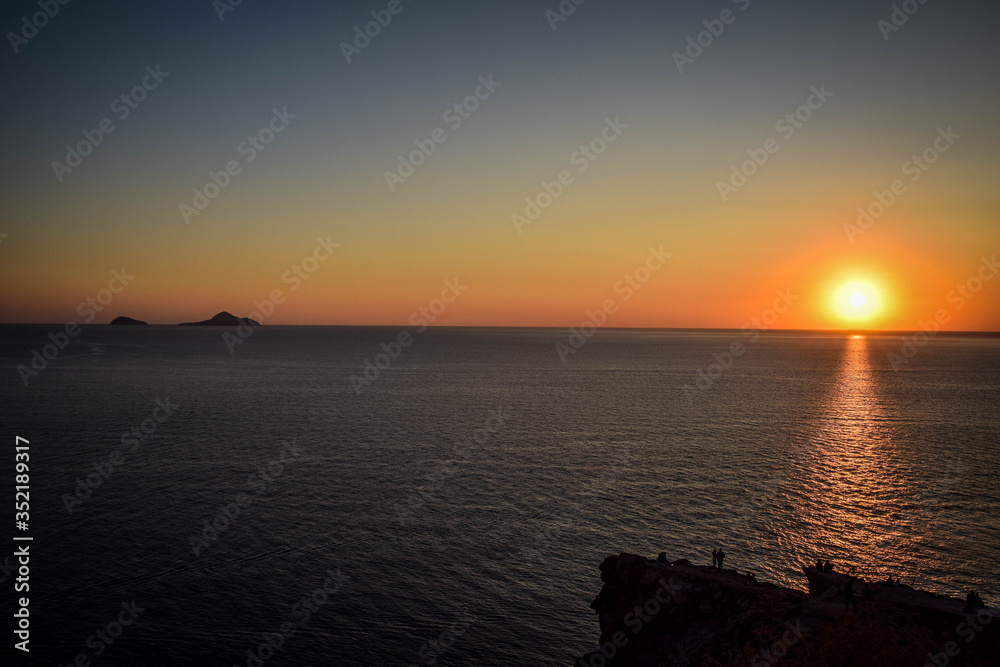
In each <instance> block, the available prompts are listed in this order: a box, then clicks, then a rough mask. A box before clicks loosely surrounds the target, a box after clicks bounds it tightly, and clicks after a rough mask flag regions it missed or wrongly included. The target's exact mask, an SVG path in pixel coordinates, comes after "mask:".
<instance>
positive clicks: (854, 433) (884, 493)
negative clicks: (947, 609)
mask: <svg viewBox="0 0 1000 667" xmlns="http://www.w3.org/2000/svg"><path fill="white" fill-rule="evenodd" d="M869 355H870V352H869V345H868V339H867V338H866V337H865V336H851V337H849V338H847V339H846V344H845V347H844V353H843V357H842V360H841V363H840V370H839V372H838V374H837V376H836V378H835V379H834V381H833V383H832V384H833V389H832V391H831V393H830V395H829V398H828V403H827V406H826V409H825V411H824V414H823V416H822V417H821V419H820V424H819V429H818V432H817V433H816V435H815V437H814V438H813V439H812V440H811V441H810V442H809V444H808V445H807V447H806V450H805V451H804V452H803V457H802V458H801V459H800V470H799V471H798V474H799V475H801V477H800V484H799V485H798V486H799V489H798V493H794V492H793V493H792V494H791V495H792V501H793V505H797V507H795V508H794V511H795V512H796V514H797V515H798V516H797V517H796V518H797V519H798V521H797V522H801V523H804V524H805V531H804V534H801V535H799V536H798V539H797V540H796V541H800V540H801V541H803V542H804V544H802V546H803V547H804V548H806V549H809V550H811V553H812V555H813V557H814V559H815V558H819V557H823V558H832V559H834V560H837V561H839V563H838V565H839V566H840V568H841V569H842V571H843V570H846V569H848V568H854V571H855V572H856V573H857V574H859V575H862V576H866V577H872V578H875V577H878V578H881V577H884V576H885V574H886V573H892V574H896V575H897V576H898V575H899V574H901V573H905V571H906V569H907V567H906V565H907V563H908V562H909V560H910V559H911V558H912V552H913V543H914V537H913V535H914V533H913V527H914V522H915V520H916V518H917V516H916V514H915V513H914V512H913V511H912V504H913V497H914V485H913V480H912V474H911V473H912V471H910V470H908V469H906V467H905V466H904V464H903V463H902V461H903V457H902V456H901V455H900V452H899V444H900V443H899V439H898V437H896V434H895V431H894V428H893V421H894V420H893V418H892V416H891V415H888V414H886V412H885V410H884V407H883V404H882V402H881V401H880V396H879V380H878V373H877V371H876V370H875V369H874V368H873V365H872V364H871V360H870V356H869ZM800 525H801V524H800Z"/></svg>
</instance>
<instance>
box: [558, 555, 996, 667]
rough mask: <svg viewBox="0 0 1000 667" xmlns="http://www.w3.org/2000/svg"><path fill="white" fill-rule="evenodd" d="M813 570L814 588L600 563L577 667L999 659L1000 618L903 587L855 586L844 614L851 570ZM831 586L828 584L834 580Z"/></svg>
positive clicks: (820, 665) (685, 569)
mask: <svg viewBox="0 0 1000 667" xmlns="http://www.w3.org/2000/svg"><path fill="white" fill-rule="evenodd" d="M808 570H812V572H811V573H809V574H810V577H809V579H810V590H811V591H813V592H812V593H804V592H801V591H795V590H790V589H787V588H782V587H780V586H775V585H774V584H769V583H765V582H758V581H756V580H755V579H754V578H752V577H749V576H745V575H742V574H739V573H738V572H736V571H734V570H717V569H714V568H712V567H709V566H707V565H706V566H698V565H691V564H690V563H689V562H688V561H686V560H679V561H675V562H673V563H670V562H663V561H659V560H654V559H650V558H644V557H642V556H636V555H632V554H624V553H623V554H620V555H618V556H609V557H608V558H606V559H605V560H604V562H603V563H601V580H602V581H603V582H604V586H603V588H602V589H601V591H600V593H599V594H598V596H597V598H595V599H594V601H593V603H591V605H590V606H591V608H592V609H594V611H596V612H597V616H598V620H599V622H600V627H601V636H600V643H599V650H596V651H594V652H591V653H589V654H587V655H585V656H583V657H582V658H579V659H578V660H577V661H576V663H575V665H577V667H626V666H628V667H688V666H694V665H698V666H702V665H712V666H722V665H736V666H749V667H764V666H766V665H778V664H780V665H782V667H799V666H803V667H804V666H806V665H808V666H810V667H827V666H829V667H843V666H845V665H855V666H858V667H868V666H872V667H875V666H885V665H912V666H913V667H921V666H922V665H931V666H933V667H946V666H952V665H960V666H969V667H972V666H974V667H979V666H984V667H985V666H986V665H997V664H1000V622H994V621H995V620H998V619H1000V615H998V614H997V612H994V611H990V610H987V609H986V608H982V607H980V608H978V609H976V610H972V611H969V612H968V613H966V611H965V609H966V607H965V603H964V602H963V601H961V600H956V599H955V598H948V597H944V596H937V595H932V594H930V593H924V592H920V591H915V590H914V589H912V588H909V587H907V586H900V587H891V588H889V587H886V589H885V590H880V589H879V588H878V587H877V586H876V587H875V588H874V598H873V599H870V600H865V599H864V597H863V596H862V595H861V593H862V590H863V589H864V586H865V583H864V582H863V581H859V580H857V579H855V583H854V591H855V593H856V594H857V596H858V598H857V602H856V604H855V606H854V607H853V608H850V609H848V608H846V605H845V600H844V596H843V590H842V587H840V588H838V582H839V581H840V579H837V578H838V577H839V578H841V579H842V580H843V581H846V580H847V579H848V577H847V576H845V575H825V576H820V577H816V576H815V574H816V572H815V570H813V569H812V568H807V571H808ZM827 584H829V585H827Z"/></svg>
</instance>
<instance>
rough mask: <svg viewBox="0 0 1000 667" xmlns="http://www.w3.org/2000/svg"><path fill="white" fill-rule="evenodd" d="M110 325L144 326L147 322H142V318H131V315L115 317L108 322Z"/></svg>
mask: <svg viewBox="0 0 1000 667" xmlns="http://www.w3.org/2000/svg"><path fill="white" fill-rule="evenodd" d="M109 324H110V325H111V326H115V327H144V326H147V325H148V324H149V322H143V321H142V320H133V319H132V318H131V317H116V318H115V319H113V320H111V322H109Z"/></svg>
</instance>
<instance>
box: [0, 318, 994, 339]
mask: <svg viewBox="0 0 1000 667" xmlns="http://www.w3.org/2000/svg"><path fill="white" fill-rule="evenodd" d="M240 319H247V318H240ZM0 326H32V327H65V326H67V323H59V322H0ZM78 326H80V327H111V326H114V327H115V328H121V327H125V328H139V329H141V328H142V327H144V326H146V327H181V326H184V328H185V329H195V330H197V329H204V328H215V329H232V328H235V327H233V326H227V325H196V326H189V325H188V323H180V322H176V323H160V322H158V323H149V322H147V323H145V324H141V325H112V324H111V323H109V322H105V323H94V322H91V323H89V324H78ZM258 327H259V328H279V327H337V328H342V329H418V328H420V327H418V326H414V325H409V324H267V325H264V324H258V325H257V326H256V327H255V328H258ZM577 328H579V325H577V326H565V325H564V326H537V325H521V324H517V325H507V324H454V325H437V326H426V327H424V329H425V330H426V329H438V330H445V329H527V330H546V329H550V330H559V331H562V330H567V329H570V330H572V329H577ZM596 330H597V331H664V332H736V333H743V332H744V331H755V332H757V333H761V334H771V333H782V334H804V333H814V334H841V335H845V336H852V335H853V336H879V335H881V336H891V335H901V334H911V333H913V332H916V331H922V329H919V328H917V329H779V328H773V329H757V328H753V329H747V328H745V327H744V328H740V327H596ZM928 333H929V334H931V335H932V336H934V335H940V334H948V335H960V336H1000V331H996V330H986V329H956V330H950V329H941V330H938V331H934V332H928Z"/></svg>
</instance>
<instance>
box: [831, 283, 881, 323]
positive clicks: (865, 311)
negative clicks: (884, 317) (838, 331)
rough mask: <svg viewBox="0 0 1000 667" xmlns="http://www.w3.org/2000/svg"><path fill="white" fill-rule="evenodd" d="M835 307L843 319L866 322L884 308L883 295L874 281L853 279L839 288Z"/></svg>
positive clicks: (834, 302)
mask: <svg viewBox="0 0 1000 667" xmlns="http://www.w3.org/2000/svg"><path fill="white" fill-rule="evenodd" d="M833 307H834V310H835V311H836V313H837V315H838V316H839V317H840V318H842V319H845V320H850V321H852V322H865V321H868V320H871V319H872V318H874V317H875V316H876V315H878V314H879V312H880V311H881V310H882V297H881V294H880V293H879V291H878V289H877V288H876V287H875V286H874V285H873V284H872V283H870V282H866V281H863V280H853V281H851V282H848V283H844V284H843V285H841V286H840V287H839V288H837V291H836V294H835V295H834V300H833Z"/></svg>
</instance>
